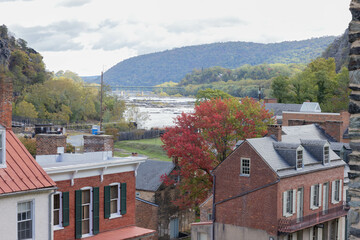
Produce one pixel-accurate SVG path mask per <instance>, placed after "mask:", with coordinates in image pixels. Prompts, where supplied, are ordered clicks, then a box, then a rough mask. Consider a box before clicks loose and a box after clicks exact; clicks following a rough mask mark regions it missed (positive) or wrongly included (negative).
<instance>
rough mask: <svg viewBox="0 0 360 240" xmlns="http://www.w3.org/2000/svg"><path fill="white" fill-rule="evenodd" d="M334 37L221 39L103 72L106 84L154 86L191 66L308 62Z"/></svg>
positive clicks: (178, 76) (179, 76) (175, 77)
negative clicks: (265, 41)
mask: <svg viewBox="0 0 360 240" xmlns="http://www.w3.org/2000/svg"><path fill="white" fill-rule="evenodd" d="M334 39H335V37H333V36H330V37H321V38H313V39H309V40H303V41H289V42H282V43H270V44H261V43H251V42H225V43H212V44H204V45H198V46H189V47H182V48H176V49H173V50H167V51H163V52H158V53H151V54H146V55H141V56H137V57H133V58H130V59H127V60H124V61H122V62H120V63H118V64H116V65H115V66H113V67H112V68H110V69H109V70H108V71H106V72H105V73H104V79H105V82H106V83H107V84H110V85H124V86H154V85H158V84H161V83H163V82H169V81H173V82H179V81H180V80H181V79H183V78H184V77H185V75H186V74H188V73H190V72H191V71H192V70H194V69H202V68H209V67H214V66H221V67H224V68H230V69H233V68H237V67H240V66H242V65H245V64H250V65H258V64H263V63H268V64H270V63H285V64H288V63H309V62H310V61H311V59H315V58H317V57H319V56H320V55H321V53H322V52H323V51H324V50H325V49H326V48H327V47H328V45H329V44H331V43H332V42H333V41H334ZM98 81H99V79H98Z"/></svg>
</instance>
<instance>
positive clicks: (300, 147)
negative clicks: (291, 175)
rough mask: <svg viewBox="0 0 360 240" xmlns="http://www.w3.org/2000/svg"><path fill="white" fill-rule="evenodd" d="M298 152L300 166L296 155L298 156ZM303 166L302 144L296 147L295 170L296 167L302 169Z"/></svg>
mask: <svg viewBox="0 0 360 240" xmlns="http://www.w3.org/2000/svg"><path fill="white" fill-rule="evenodd" d="M299 152H301V167H298V161H299V159H298V156H299ZM303 167H304V148H303V147H302V146H299V147H298V148H297V149H296V170H298V169H302V168H303Z"/></svg>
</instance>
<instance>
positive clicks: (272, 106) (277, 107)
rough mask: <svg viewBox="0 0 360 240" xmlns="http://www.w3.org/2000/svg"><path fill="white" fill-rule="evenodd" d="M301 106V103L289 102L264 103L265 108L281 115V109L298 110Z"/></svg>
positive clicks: (276, 114)
mask: <svg viewBox="0 0 360 240" xmlns="http://www.w3.org/2000/svg"><path fill="white" fill-rule="evenodd" d="M301 106H302V105H301V104H290V103H265V109H267V110H269V111H272V112H273V113H274V115H275V116H282V112H283V111H287V112H299V111H300V109H301Z"/></svg>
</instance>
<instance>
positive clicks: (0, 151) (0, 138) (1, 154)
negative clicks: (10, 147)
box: [0, 126, 6, 167]
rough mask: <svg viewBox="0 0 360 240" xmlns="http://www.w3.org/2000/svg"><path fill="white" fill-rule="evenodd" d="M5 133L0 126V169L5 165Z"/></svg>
mask: <svg viewBox="0 0 360 240" xmlns="http://www.w3.org/2000/svg"><path fill="white" fill-rule="evenodd" d="M5 134H6V131H5V129H2V128H1V126H0V167H3V166H4V165H5V163H6V161H5V156H6V150H5V146H6V144H5V143H6V138H5Z"/></svg>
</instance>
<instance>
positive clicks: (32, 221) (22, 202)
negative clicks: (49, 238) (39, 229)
mask: <svg viewBox="0 0 360 240" xmlns="http://www.w3.org/2000/svg"><path fill="white" fill-rule="evenodd" d="M24 203H30V204H31V206H30V213H31V235H32V236H31V238H23V239H21V240H28V239H35V214H34V210H35V206H34V204H35V201H34V199H32V200H26V201H21V202H18V203H17V214H16V235H18V234H19V227H18V223H19V219H18V216H17V215H18V214H19V204H24ZM20 222H22V221H20Z"/></svg>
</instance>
